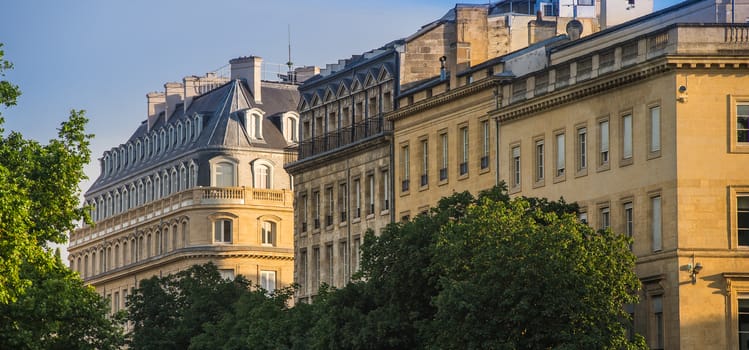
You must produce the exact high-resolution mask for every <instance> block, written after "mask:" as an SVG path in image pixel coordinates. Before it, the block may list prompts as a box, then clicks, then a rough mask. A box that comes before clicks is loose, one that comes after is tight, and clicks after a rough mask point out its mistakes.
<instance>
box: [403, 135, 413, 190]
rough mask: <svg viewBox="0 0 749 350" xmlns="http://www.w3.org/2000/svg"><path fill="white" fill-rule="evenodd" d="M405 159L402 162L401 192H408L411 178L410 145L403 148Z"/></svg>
mask: <svg viewBox="0 0 749 350" xmlns="http://www.w3.org/2000/svg"><path fill="white" fill-rule="evenodd" d="M401 154H402V155H403V157H402V158H403V161H402V162H401V179H402V182H401V192H408V188H409V180H410V178H411V169H410V167H411V159H410V158H411V155H410V153H409V151H408V145H405V146H403V147H402V148H401Z"/></svg>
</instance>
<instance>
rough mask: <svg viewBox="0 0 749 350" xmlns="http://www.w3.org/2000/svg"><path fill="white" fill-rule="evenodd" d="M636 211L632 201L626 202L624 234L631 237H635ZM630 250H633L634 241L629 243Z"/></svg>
mask: <svg viewBox="0 0 749 350" xmlns="http://www.w3.org/2000/svg"><path fill="white" fill-rule="evenodd" d="M634 230H635V225H634V211H633V207H632V202H627V203H624V234H626V235H627V237H629V238H630V239H632V238H633V237H634ZM629 250H630V251H631V250H632V243H630V244H629Z"/></svg>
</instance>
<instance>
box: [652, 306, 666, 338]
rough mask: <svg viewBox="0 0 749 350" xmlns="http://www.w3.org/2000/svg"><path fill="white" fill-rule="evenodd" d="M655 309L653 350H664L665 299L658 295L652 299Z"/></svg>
mask: <svg viewBox="0 0 749 350" xmlns="http://www.w3.org/2000/svg"><path fill="white" fill-rule="evenodd" d="M651 307H652V308H653V337H652V347H651V348H652V349H663V347H664V346H665V344H664V335H663V330H664V327H663V325H664V323H663V297H662V296H660V295H658V296H654V297H652V305H651Z"/></svg>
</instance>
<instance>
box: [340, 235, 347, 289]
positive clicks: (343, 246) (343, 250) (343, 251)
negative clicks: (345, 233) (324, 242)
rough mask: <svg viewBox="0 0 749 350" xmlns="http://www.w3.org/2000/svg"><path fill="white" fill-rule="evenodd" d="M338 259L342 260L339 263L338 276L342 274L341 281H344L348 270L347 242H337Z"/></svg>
mask: <svg viewBox="0 0 749 350" xmlns="http://www.w3.org/2000/svg"><path fill="white" fill-rule="evenodd" d="M338 259H339V260H340V261H341V262H342V263H341V264H339V265H340V266H339V270H338V271H339V273H338V275H339V276H343V278H342V279H343V281H344V282H345V281H346V279H347V278H348V277H347V271H348V243H347V242H346V241H340V242H339V243H338Z"/></svg>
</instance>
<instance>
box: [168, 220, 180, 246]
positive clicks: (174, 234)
mask: <svg viewBox="0 0 749 350" xmlns="http://www.w3.org/2000/svg"><path fill="white" fill-rule="evenodd" d="M178 233H179V232H178V231H177V224H174V225H172V245H171V246H170V247H169V248H170V250H175V249H177V244H179V242H178V240H177V238H178V237H179V235H178Z"/></svg>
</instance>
